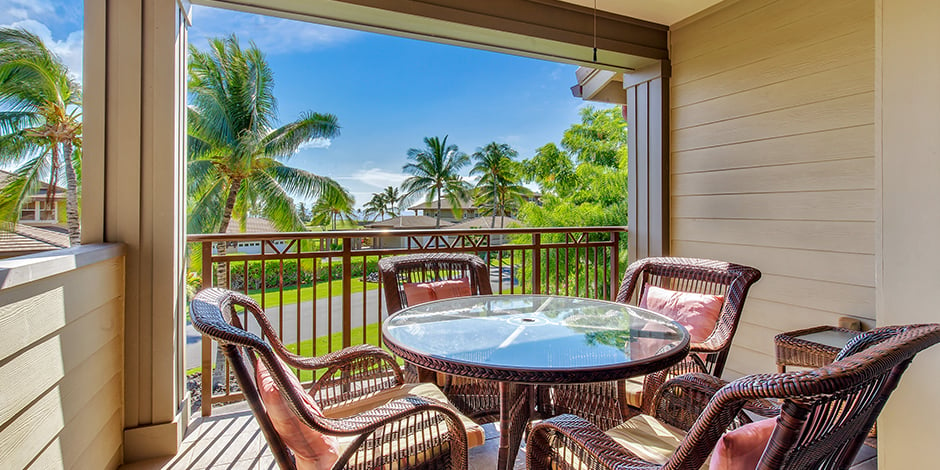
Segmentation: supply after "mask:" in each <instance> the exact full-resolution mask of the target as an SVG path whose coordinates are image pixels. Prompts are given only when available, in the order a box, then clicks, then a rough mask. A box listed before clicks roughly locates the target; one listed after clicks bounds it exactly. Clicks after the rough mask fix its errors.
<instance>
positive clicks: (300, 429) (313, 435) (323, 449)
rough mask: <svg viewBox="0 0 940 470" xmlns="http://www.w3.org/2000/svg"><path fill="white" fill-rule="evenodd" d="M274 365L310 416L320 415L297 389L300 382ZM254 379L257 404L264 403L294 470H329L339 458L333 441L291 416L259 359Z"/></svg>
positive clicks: (317, 408) (283, 399)
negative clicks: (258, 400) (292, 456)
mask: <svg viewBox="0 0 940 470" xmlns="http://www.w3.org/2000/svg"><path fill="white" fill-rule="evenodd" d="M278 362H279V366H280V367H281V369H282V370H283V371H284V372H285V373H286V375H287V377H288V382H289V385H288V386H289V387H291V388H294V389H296V390H297V392H298V393H299V394H300V396H301V397H303V400H304V403H303V406H306V407H307V409H308V410H309V411H310V412H311V413H313V414H315V415H318V416H323V412H322V411H321V410H320V406H319V405H318V404H317V402H315V401H314V400H313V398H312V397H311V396H310V395H308V394H307V393H306V392H305V391H304V389H303V387H301V385H300V380H298V379H297V377H296V376H295V375H294V374H292V373H290V371H289V370H288V369H287V366H285V365H284V364H283V363H281V362H280V360H278ZM256 379H257V381H258V382H257V383H258V391H259V393H260V394H261V401H262V402H264V408H265V410H266V411H267V412H268V417H269V418H271V424H273V425H274V429H275V430H276V431H277V433H278V435H280V436H281V439H282V440H283V441H284V444H286V445H287V447H289V448H290V450H291V451H293V452H294V457H295V459H296V460H297V468H298V470H326V469H329V468H332V467H333V464H335V463H336V460H337V459H338V458H339V446H338V443H337V441H336V438H335V437H333V436H326V435H324V434H322V433H320V432H319V431H316V430H314V429H312V428H311V427H310V426H307V425H306V424H305V423H304V422H303V421H301V419H300V418H299V417H298V416H297V415H296V414H294V412H293V410H291V409H290V406H289V405H288V404H287V399H286V398H284V396H283V395H281V391H280V389H279V388H278V386H277V382H275V381H274V378H273V377H271V373H270V371H268V369H267V368H266V367H265V365H264V363H263V362H261V361H260V360H259V361H258V368H257V370H256Z"/></svg>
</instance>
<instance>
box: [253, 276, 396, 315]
mask: <svg viewBox="0 0 940 470" xmlns="http://www.w3.org/2000/svg"><path fill="white" fill-rule="evenodd" d="M330 284H332V285H333V292H332V294H333V296H337V295H342V293H343V281H342V280H336V281H331V282H329V283H327V282H321V283H318V284H317V287H316V292H317V299H325V298H327V297H329V296H330V291H329V289H330V287H329V286H330ZM378 287H379V285H378V284H375V283H372V282H367V283H366V285H365V290H367V291H369V290H375V289H378ZM313 291H314V290H313V286H312V285H310V284H307V285H305V286H301V287H300V301H301V302H309V301H311V300H313ZM350 291H351V293H352V294H357V293H359V292H362V291H363V286H362V279H354V280H353V281H352V286H351V289H350ZM248 295H249V296H251V298H253V299H255V301H256V302H258V303H262V302H261V289H257V290H250V291H248ZM280 300H281V296H280V293H279V292H278V291H277V289H273V288H272V289H265V292H264V303H263V304H262V305H264V306H265V308H267V307H276V306H277V305H278V304H279V303H280ZM295 303H297V287H295V286H291V287H287V286H285V287H284V305H291V304H295Z"/></svg>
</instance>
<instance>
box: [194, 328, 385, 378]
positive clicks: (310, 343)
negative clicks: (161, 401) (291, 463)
mask: <svg viewBox="0 0 940 470" xmlns="http://www.w3.org/2000/svg"><path fill="white" fill-rule="evenodd" d="M363 331H365V341H363V337H362V335H363ZM380 334H381V332H380V331H379V324H378V323H372V324H369V325H366V326H365V328H364V329H363V327H361V326H360V327H358V328H353V329H352V330H351V331H350V338H351V340H352V343H353V344H354V345H355V344H363V343H366V344H378V343H379V335H380ZM331 338H332V346H333V347H332V349H331V348H330V339H331ZM285 347H287V349H288V350H289V351H290V352H292V353H294V354H297V355H300V356H306V357H314V356H322V355H324V354H326V353H328V352H332V351H338V350H340V349H342V348H343V333H342V332H337V333H333V334H332V335H324V336H320V337H317V339H316V340H312V339H308V340H306V341H301V342H300V344H297V343H291V344H286V345H285ZM298 351H299V352H298ZM201 371H202V367H193V368H192V369H189V370H187V371H186V375H189V374H195V373H197V372H201ZM323 372H325V371H324V370H321V371H317V373H316V377H317V378H320V376H321V375H323ZM313 377H314V371H307V370H302V371H300V380H301V381H302V382H307V381H310V380H313Z"/></svg>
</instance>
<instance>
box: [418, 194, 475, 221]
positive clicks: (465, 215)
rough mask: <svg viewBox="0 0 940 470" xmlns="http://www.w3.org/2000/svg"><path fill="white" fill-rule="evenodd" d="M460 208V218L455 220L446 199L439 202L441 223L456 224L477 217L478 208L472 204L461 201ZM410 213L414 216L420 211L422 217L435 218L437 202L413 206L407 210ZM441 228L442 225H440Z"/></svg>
mask: <svg viewBox="0 0 940 470" xmlns="http://www.w3.org/2000/svg"><path fill="white" fill-rule="evenodd" d="M458 207H459V208H460V212H461V214H460V218H457V215H456V214H454V206H453V204H451V203H450V201H448V200H447V199H444V200H442V201H441V221H444V220H446V221H448V222H457V221H460V220H466V219H472V218H474V217H476V216H477V215H479V211H480V208H479V207H477V206H475V205H473V203H472V202H470V201H467V200H464V199H461V200H460V201H459V206H458ZM408 210H410V211H414V212H415V215H418V211H421V214H422V215H425V216H427V217H437V200H434V201H430V202H422V203H420V204H415V205H413V206H411V207H409V208H408ZM442 226H443V225H442Z"/></svg>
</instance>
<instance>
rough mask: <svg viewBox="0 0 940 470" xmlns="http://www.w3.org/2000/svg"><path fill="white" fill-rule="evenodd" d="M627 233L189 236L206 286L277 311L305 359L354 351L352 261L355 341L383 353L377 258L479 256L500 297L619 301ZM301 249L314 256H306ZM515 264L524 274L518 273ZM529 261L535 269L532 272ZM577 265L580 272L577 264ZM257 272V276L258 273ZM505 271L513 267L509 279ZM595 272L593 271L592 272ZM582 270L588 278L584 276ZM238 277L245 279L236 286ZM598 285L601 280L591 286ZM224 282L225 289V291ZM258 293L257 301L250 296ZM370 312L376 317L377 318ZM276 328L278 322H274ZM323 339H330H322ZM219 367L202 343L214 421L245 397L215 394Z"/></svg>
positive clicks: (207, 402) (206, 407) (205, 389)
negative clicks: (357, 321)
mask: <svg viewBox="0 0 940 470" xmlns="http://www.w3.org/2000/svg"><path fill="white" fill-rule="evenodd" d="M623 232H624V229H623V228H621V227H571V228H531V229H474V230H447V229H441V230H415V231H408V233H406V234H405V233H401V232H397V233H396V232H394V231H392V232H387V231H348V232H338V231H337V232H326V233H290V234H285V233H276V234H275V233H272V234H235V235H230V234H213V235H192V236H190V237H189V239H188V240H187V241H188V242H189V243H198V244H200V247H201V251H202V265H201V268H200V270H201V273H202V283H203V287H208V286H211V285H219V284H221V286H222V287H229V288H235V289H237V290H239V291H241V292H244V293H245V294H246V295H251V296H252V297H256V298H258V300H259V303H260V304H261V307H262V309H265V310H267V309H268V308H270V310H271V315H272V316H274V315H275V313H274V312H275V311H276V312H277V313H276V315H277V316H278V317H279V318H277V321H278V328H277V331H278V334H279V335H281V338H284V337H285V333H286V332H289V330H290V328H291V327H293V328H295V330H296V334H297V338H296V341H291V343H292V344H293V345H294V347H295V348H296V349H297V351H298V353H301V354H311V353H312V354H313V355H314V356H316V355H319V354H324V353H325V352H328V351H333V350H335V349H339V346H340V345H339V344H338V343H339V342H340V341H341V342H342V346H343V347H347V346H350V345H351V344H352V343H353V342H354V341H353V339H354V338H353V337H352V336H353V334H352V327H353V318H352V315H353V313H352V298H353V293H352V286H353V278H352V276H353V274H352V273H353V266H354V265H355V266H357V267H358V266H359V265H360V262H359V261H357V262H356V263H353V256H356V257H357V258H358V257H360V256H361V257H362V259H361V267H362V277H361V279H360V281H359V282H361V283H362V285H361V287H362V292H361V296H362V298H361V300H362V315H361V318H362V322H361V323H362V324H361V325H360V326H361V328H362V334H361V335H359V334H357V335H355V336H356V338H355V342H356V343H358V342H360V341H361V342H362V343H374V344H377V345H380V346H381V344H382V337H381V334H378V335H377V336H376V337H375V338H373V337H371V336H370V335H369V332H370V331H371V329H370V327H375V326H377V327H378V329H379V331H381V327H382V324H383V323H384V317H383V310H384V292H383V291H382V284H381V282H379V283H378V284H377V285H375V287H376V288H377V290H378V292H377V293H376V301H375V302H372V300H371V299H369V293H370V292H371V290H372V289H371V287H373V286H371V285H370V284H371V283H369V281H368V275H369V269H370V268H369V266H370V261H369V260H370V259H372V258H381V257H383V256H391V255H398V254H405V253H426V252H434V251H449V252H462V253H475V254H478V255H480V256H482V257H483V258H484V259H485V260H486V262H487V265H488V266H489V267H490V268H491V269H495V270H496V273H497V275H496V276H495V277H492V279H494V280H495V281H497V282H498V284H499V285H498V286H497V288H496V289H494V291H496V292H498V293H501V294H502V293H518V292H520V290H521V291H522V292H531V293H536V294H546V293H553V294H564V295H577V296H585V297H596V298H607V297H609V298H611V299H614V298H616V294H617V287H618V285H619V284H618V283H619V281H620V279H619V275H620V273H619V270H620V265H619V242H620V236H621V235H620V234H621V233H623ZM592 235H593V238H594V239H593V240H592ZM361 237H367V238H371V239H373V243H372V245H371V246H369V247H364V246H359V244H358V243H356V241H357V240H358V239H359V238H361ZM448 237H459V242H458V243H454V244H448V243H442V242H443V241H444V240H445V239H446V238H448ZM395 239H400V240H401V243H397V244H396V243H385V242H384V240H391V241H394V240H395ZM421 240H427V242H426V243H422V242H421ZM503 240H504V241H506V243H497V244H494V241H497V242H499V241H503ZM279 241H285V243H287V245H285V246H286V248H284V249H283V250H282V249H280V248H278V247H280V246H281V245H280V243H279ZM245 242H250V245H251V246H250V248H251V250H255V251H240V250H239V248H240V246H238V244H239V243H245ZM255 242H257V243H255ZM334 242H335V243H342V245H341V251H333V243H334ZM227 243H228V244H235V245H236V246H235V247H234V248H232V249H229V250H226V251H227V254H226V255H225V256H220V255H219V254H218V252H216V253H215V254H214V253H213V252H214V250H215V248H216V246H226V244H227ZM294 244H296V245H297V247H296V250H294V249H293V247H294ZM450 245H453V246H450ZM304 246H309V247H310V248H304ZM256 247H257V248H256ZM258 248H260V250H259V249H258ZM308 250H309V251H308ZM582 255H583V256H582ZM334 257H336V258H340V259H338V260H337V265H336V266H335V268H340V267H341V268H342V279H341V283H339V284H337V286H336V287H337V288H340V287H341V289H342V291H341V292H334V290H335V289H334V285H333V281H334V280H335V279H334V278H333V274H334V271H333V269H334V266H333V258H334ZM518 258H521V259H518ZM552 258H554V261H552ZM562 258H564V259H562ZM291 260H293V261H294V262H296V266H295V269H293V270H291V273H287V272H285V269H289V266H288V265H287V262H289V261H291ZM592 260H593V261H592ZM517 261H518V262H519V266H516V262H517ZM239 263H240V265H239ZM255 263H257V264H255ZM307 263H309V264H310V265H312V273H310V274H309V276H311V277H312V281H313V282H312V285H311V286H309V287H310V289H312V292H311V294H312V301H311V305H310V309H309V310H306V311H307V312H312V315H311V316H310V317H309V321H310V323H311V328H310V330H308V331H309V332H310V336H309V337H306V335H304V334H302V333H301V330H302V329H303V326H302V325H303V323H304V322H305V321H308V320H307V318H308V317H307V316H305V315H307V314H305V313H304V312H305V308H304V307H303V305H302V304H303V302H302V300H301V299H302V296H303V295H302V294H303V289H304V279H305V276H306V275H305V271H306V270H307V268H306V267H305V266H306V265H307ZM530 263H531V267H530V266H529V265H530ZM571 263H574V264H575V265H574V266H571ZM340 264H341V266H340ZM552 264H554V265H555V269H554V271H555V272H554V276H555V279H554V283H553V282H552V279H551V276H552V275H553V274H552V268H551V265H552ZM269 265H270V266H271V267H272V269H278V272H277V278H276V283H277V289H278V292H277V295H276V296H275V295H272V298H273V299H276V302H277V305H274V304H271V303H270V302H268V300H267V299H266V294H267V289H268V287H269V286H268V285H267V272H266V271H267V267H268V266H269ZM252 266H254V268H252ZM259 267H260V273H258V272H257V271H256V270H257V268H259ZM504 268H506V269H505V271H504ZM321 269H322V270H323V271H324V272H325V273H326V276H325V279H324V282H326V283H327V285H326V286H325V292H326V294H325V295H326V297H327V298H326V299H325V302H324V306H323V307H318V300H320V299H321V298H322V296H320V295H318V292H317V286H318V285H319V284H320V281H319V272H320V270H321ZM591 270H593V273H592V272H591ZM217 271H218V273H217ZM233 271H234V272H233ZM582 271H583V273H584V274H583V278H582ZM226 273H227V275H226V276H225V279H216V276H217V275H218V276H220V277H221V276H222V275H223V274H226ZM233 274H235V275H233ZM337 274H338V270H337ZM239 275H240V276H241V278H238V276H239ZM253 275H258V276H260V279H258V278H252V276H253ZM271 275H272V278H271V279H272V281H274V280H275V278H274V277H273V276H274V275H275V273H274V272H272V273H271ZM290 275H295V276H296V278H295V281H294V282H288V284H291V285H292V286H293V287H294V289H295V292H294V296H293V297H291V295H289V294H286V293H285V292H284V290H285V288H286V287H290V286H285V282H286V281H285V277H286V276H290ZM592 277H593V278H594V280H593V287H592V283H591V278H592ZM572 278H574V279H572ZM220 280H223V281H224V282H221V283H220V282H219V281H220ZM236 282H241V285H237V284H236ZM506 282H508V283H509V287H508V288H504V284H505V283H506ZM516 282H519V289H517V288H516ZM272 284H273V282H272ZM553 284H554V286H553ZM582 284H584V288H583V289H582V288H581V285H582ZM271 287H274V286H271ZM253 291H254V292H255V293H254V294H252V293H251V292H253ZM334 294H335V295H334ZM334 296H335V297H336V298H335V299H334ZM292 299H293V300H292ZM291 301H294V302H295V303H296V305H295V306H294V307H293V308H291V307H290V306H289V305H285V302H286V303H289V302H291ZM334 301H335V302H341V303H342V304H341V307H342V308H341V309H337V312H336V313H340V312H341V314H342V321H341V322H337V325H336V326H337V327H341V331H336V329H335V328H334V324H333V315H334V311H333V307H334V303H335V302H334ZM324 308H326V310H327V311H326V312H323V309H324ZM285 311H286V312H287V313H285ZM294 312H296V315H297V317H296V319H295V320H296V321H294V322H290V323H291V325H285V324H284V320H285V316H286V315H287V314H290V313H294ZM372 312H375V315H374V317H373V315H372ZM324 313H325V315H324ZM308 314H309V313H308ZM321 315H322V316H323V325H320V318H318V317H320V316H321ZM242 316H244V318H245V323H246V326H247V324H248V321H247V319H248V316H249V315H248V313H247V312H241V313H239V317H242ZM357 317H358V314H357ZM272 320H274V319H273V318H272ZM337 320H339V319H337ZM288 321H289V318H288ZM370 322H371V323H370ZM340 324H341V326H340ZM324 325H325V326H326V328H325V329H324V328H322V327H323V326H324ZM357 327H358V326H357ZM335 333H340V335H337V337H336V339H335V340H334V338H333V335H334V334H335ZM323 335H325V336H326V337H325V338H324V337H323ZM318 339H319V340H322V341H324V343H325V348H326V349H327V350H328V351H324V350H323V349H324V347H323V346H321V347H318V341H317V340H318ZM308 340H309V341H310V342H311V343H312V344H311V346H310V347H309V348H307V347H305V346H304V345H305V343H306V342H307V341H308ZM212 361H213V343H212V342H210V341H209V340H206V339H204V340H203V342H202V358H201V361H200V363H201V364H202V369H203V371H204V372H205V373H204V374H203V378H202V383H201V384H200V385H201V390H202V395H203V397H204V399H203V402H202V407H201V412H202V414H203V415H205V416H208V415H210V414H211V410H212V405H213V404H215V403H225V402H231V401H235V400H240V399H242V395H241V393H237V392H232V391H231V390H230V388H229V386H230V385H231V383H230V380H229V379H228V376H227V375H226V377H225V378H223V379H222V386H223V387H224V390H223V391H222V394H220V395H217V396H212V391H213V390H212V386H213V384H212V374H211V373H212ZM220 370H226V371H227V365H223V366H222V369H220Z"/></svg>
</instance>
